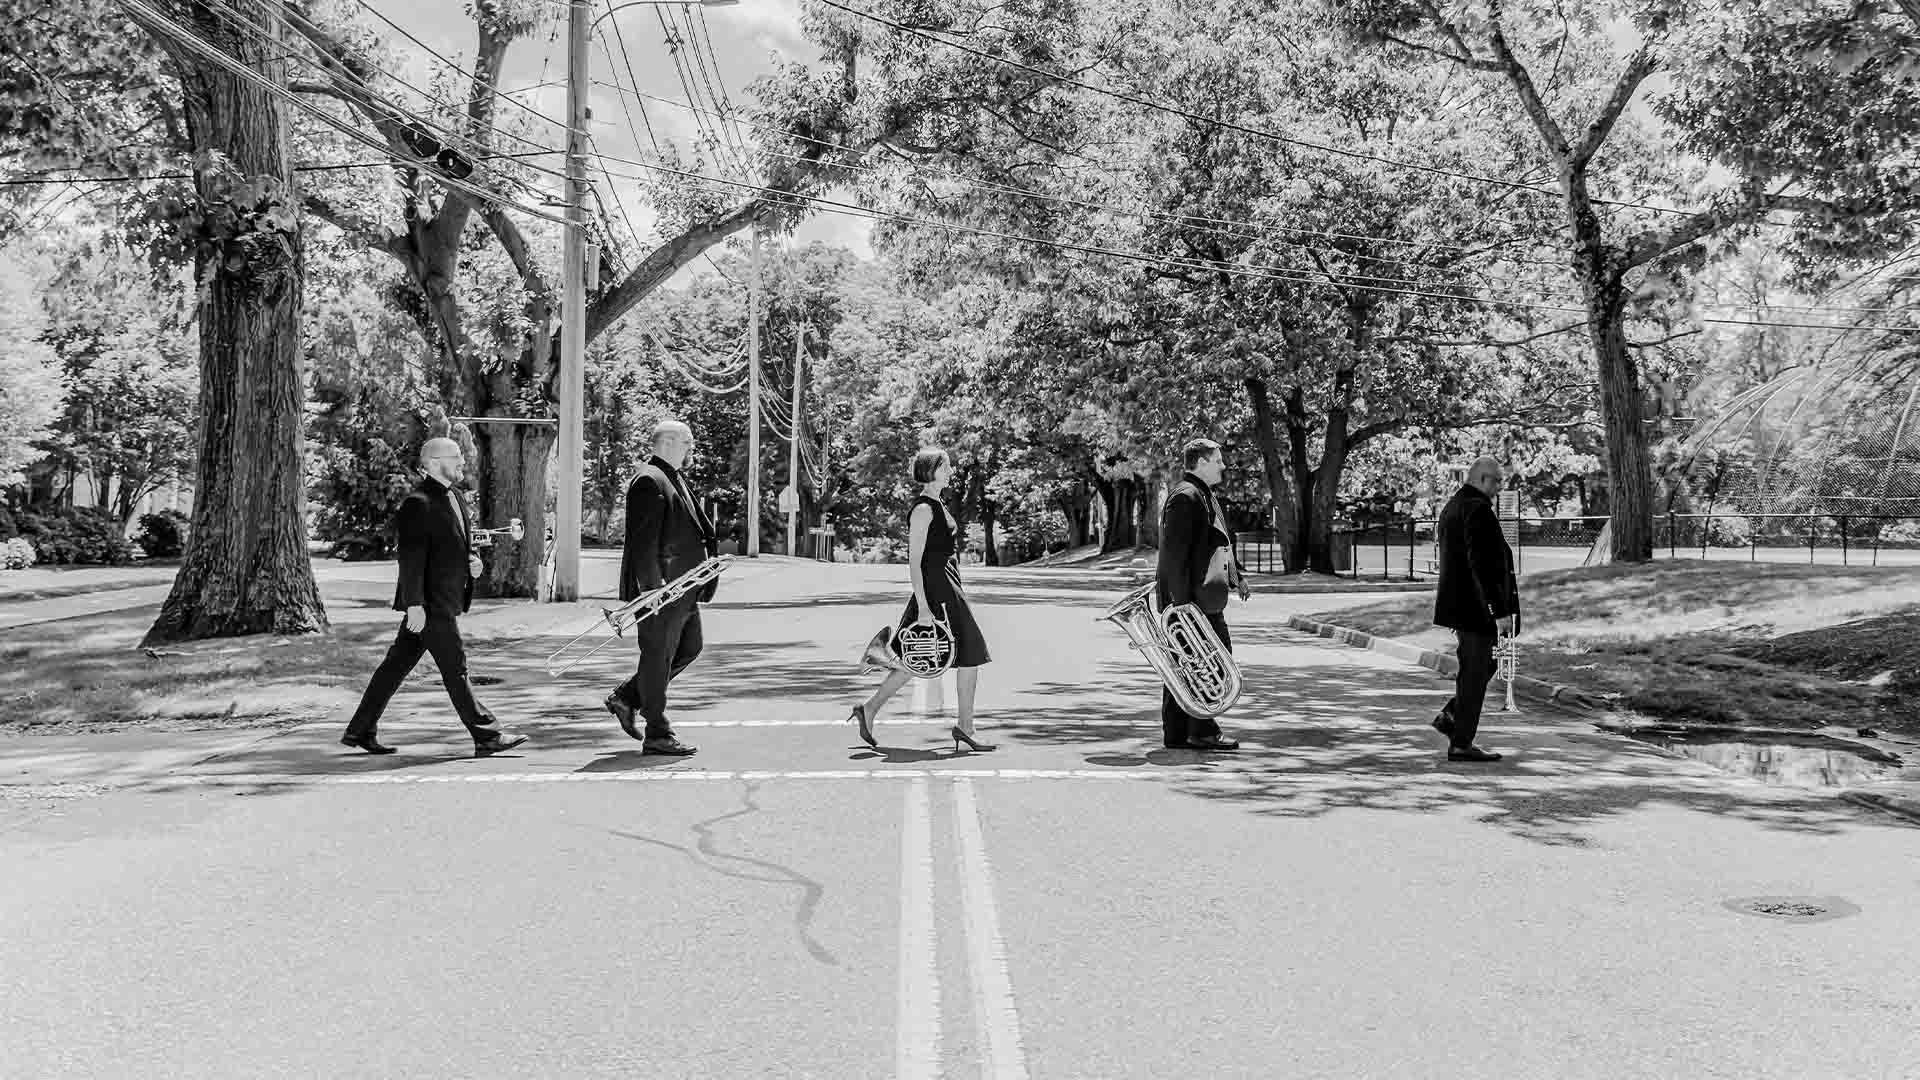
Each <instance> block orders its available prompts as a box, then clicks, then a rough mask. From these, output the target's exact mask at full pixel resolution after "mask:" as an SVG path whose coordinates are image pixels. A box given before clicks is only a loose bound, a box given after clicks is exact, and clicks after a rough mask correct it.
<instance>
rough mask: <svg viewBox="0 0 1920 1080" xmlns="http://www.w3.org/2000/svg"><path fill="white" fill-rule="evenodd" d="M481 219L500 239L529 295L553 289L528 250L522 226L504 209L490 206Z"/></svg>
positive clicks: (521, 283)
mask: <svg viewBox="0 0 1920 1080" xmlns="http://www.w3.org/2000/svg"><path fill="white" fill-rule="evenodd" d="M480 220H482V221H484V222H486V223H487V226H488V227H489V228H491V229H492V230H493V237H494V239H496V240H498V241H500V249H501V250H502V251H505V252H506V253H507V258H508V259H509V260H511V261H512V262H513V268H514V269H515V270H517V271H519V273H520V286H521V288H524V289H526V290H527V293H528V295H530V296H543V295H546V294H547V293H548V292H550V291H552V290H551V289H550V288H549V287H548V285H547V279H546V278H545V277H544V276H542V275H541V273H540V264H539V263H537V262H535V261H534V260H533V256H532V254H530V253H529V252H528V251H527V238H526V237H525V236H522V235H521V233H520V226H518V225H515V224H514V223H513V219H512V218H510V217H508V216H507V215H506V212H505V211H504V210H501V209H500V208H499V207H497V206H490V207H488V208H486V209H485V210H484V211H483V212H482V213H481V215H480Z"/></svg>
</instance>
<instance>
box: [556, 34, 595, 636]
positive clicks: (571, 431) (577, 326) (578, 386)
mask: <svg viewBox="0 0 1920 1080" xmlns="http://www.w3.org/2000/svg"><path fill="white" fill-rule="evenodd" d="M591 16H592V11H591V9H590V7H589V5H588V0H569V2H568V4H567V215H566V216H567V224H566V228H565V229H564V233H565V245H564V248H563V250H562V253H561V261H562V262H563V263H564V266H563V269H562V274H561V285H560V288H561V295H560V403H559V413H560V438H559V446H558V450H557V452H558V454H559V461H558V463H557V464H558V469H557V472H558V474H559V483H560V490H559V491H557V492H555V493H554V513H553V599H554V602H556V603H571V602H572V601H574V600H577V599H579V596H580V483H581V467H582V463H581V458H582V456H583V453H584V442H585V438H584V432H583V431H582V430H581V421H582V418H581V415H580V413H581V410H582V409H583V408H585V406H586V397H587V379H586V370H587V369H586V354H587V280H586V269H587V267H586V231H587V230H586V220H587V207H586V190H587V153H586V151H587V146H586V131H587V28H588V25H589V24H590V23H591V21H592V20H591Z"/></svg>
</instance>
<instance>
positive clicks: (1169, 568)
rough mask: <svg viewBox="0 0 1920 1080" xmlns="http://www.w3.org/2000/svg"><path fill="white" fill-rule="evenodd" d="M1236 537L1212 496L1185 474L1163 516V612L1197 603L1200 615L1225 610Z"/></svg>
mask: <svg viewBox="0 0 1920 1080" xmlns="http://www.w3.org/2000/svg"><path fill="white" fill-rule="evenodd" d="M1234 575H1235V570H1234V565H1233V537H1232V536H1230V535H1229V534H1228V533H1227V530H1226V523H1225V522H1224V521H1222V520H1221V518H1220V515H1219V513H1218V507H1217V504H1216V503H1215V502H1214V499H1213V492H1212V491H1211V490H1209V489H1208V487H1207V485H1206V484H1205V483H1202V482H1201V480H1200V478H1199V477H1197V476H1195V475H1193V474H1192V473H1187V474H1186V475H1184V476H1182V477H1181V478H1180V482H1179V483H1178V484H1175V485H1174V488H1173V492H1172V494H1170V495H1169V496H1168V497H1167V505H1166V508H1165V509H1163V510H1161V511H1160V560H1159V565H1158V566H1157V567H1156V569H1155V573H1154V579H1155V581H1156V582H1157V583H1158V585H1159V588H1158V589H1157V590H1155V591H1156V594H1157V595H1158V596H1159V598H1160V606H1161V608H1162V609H1163V610H1164V609H1165V608H1168V607H1171V606H1173V605H1175V604H1188V603H1191V604H1197V605H1198V606H1199V608H1200V610H1201V611H1203V612H1206V613H1208V614H1218V613H1219V612H1222V611H1225V610H1227V597H1228V595H1230V594H1231V593H1232V591H1233V585H1234V582H1235V576H1234Z"/></svg>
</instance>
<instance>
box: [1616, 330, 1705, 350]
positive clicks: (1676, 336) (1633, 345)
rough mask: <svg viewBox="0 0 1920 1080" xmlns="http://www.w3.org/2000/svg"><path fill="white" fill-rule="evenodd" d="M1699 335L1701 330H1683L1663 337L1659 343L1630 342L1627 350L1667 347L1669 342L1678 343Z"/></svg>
mask: <svg viewBox="0 0 1920 1080" xmlns="http://www.w3.org/2000/svg"><path fill="white" fill-rule="evenodd" d="M1698 333H1700V331H1699V330H1682V331H1680V332H1679V333H1677V334H1668V335H1667V336H1666V337H1663V338H1661V339H1660V340H1658V341H1629V342H1627V348H1629V349H1654V348H1658V347H1660V346H1662V345H1665V344H1666V343H1667V342H1669V341H1678V340H1680V339H1681V338H1683V337H1692V336H1693V335H1695V334H1698Z"/></svg>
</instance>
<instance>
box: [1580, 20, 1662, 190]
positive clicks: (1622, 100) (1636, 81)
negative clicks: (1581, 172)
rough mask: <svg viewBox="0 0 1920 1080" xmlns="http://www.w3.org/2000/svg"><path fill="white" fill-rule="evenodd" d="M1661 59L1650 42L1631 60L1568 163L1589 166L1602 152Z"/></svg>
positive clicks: (1657, 67)
mask: <svg viewBox="0 0 1920 1080" xmlns="http://www.w3.org/2000/svg"><path fill="white" fill-rule="evenodd" d="M1659 67H1660V61H1659V60H1658V59H1656V58H1655V57H1654V55H1653V43H1652V42H1647V43H1645V44H1643V45H1641V46H1640V48H1639V49H1638V50H1637V51H1636V52H1635V53H1634V54H1633V55H1632V56H1631V57H1629V58H1628V60H1627V67H1626V70H1625V71H1622V72H1621V73H1620V81H1619V82H1616V83H1614V85H1613V93H1612V94H1611V95H1610V96H1609V97H1608V98H1607V103H1606V104H1605V105H1603V106H1601V107H1600V115H1599V116H1596V117H1594V119H1593V123H1591V124H1588V125H1587V133H1586V134H1585V135H1582V136H1581V137H1580V144H1579V145H1578V146H1575V147H1574V148H1573V152H1572V153H1571V154H1570V155H1569V157H1568V165H1569V166H1570V167H1571V168H1574V169H1582V168H1585V167H1586V165H1587V162H1589V161H1592V160H1593V155H1594V154H1596V153H1598V152H1599V151H1600V146H1601V144H1602V143H1605V142H1606V141H1607V136H1608V135H1610V134H1612V132H1613V125H1614V124H1616V123H1618V122H1619V120H1620V114H1621V113H1623V112H1625V111H1626V109H1627V103H1628V102H1630V101H1632V100H1633V95H1634V93H1635V92H1636V91H1637V90H1639V89H1640V84H1641V83H1643V82H1645V81H1646V79H1647V76H1649V75H1651V74H1653V73H1654V72H1655V71H1657V70H1659Z"/></svg>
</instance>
